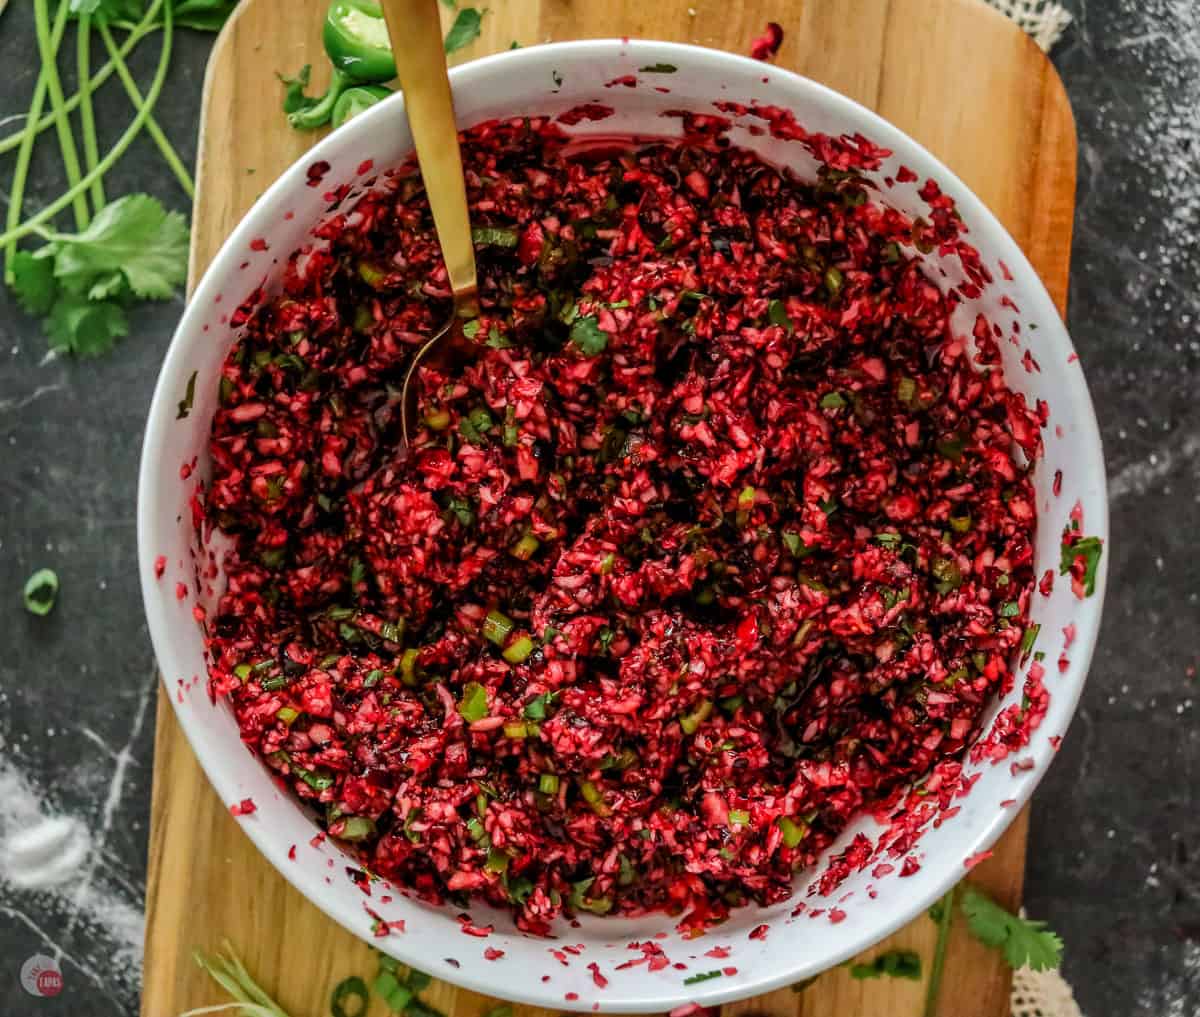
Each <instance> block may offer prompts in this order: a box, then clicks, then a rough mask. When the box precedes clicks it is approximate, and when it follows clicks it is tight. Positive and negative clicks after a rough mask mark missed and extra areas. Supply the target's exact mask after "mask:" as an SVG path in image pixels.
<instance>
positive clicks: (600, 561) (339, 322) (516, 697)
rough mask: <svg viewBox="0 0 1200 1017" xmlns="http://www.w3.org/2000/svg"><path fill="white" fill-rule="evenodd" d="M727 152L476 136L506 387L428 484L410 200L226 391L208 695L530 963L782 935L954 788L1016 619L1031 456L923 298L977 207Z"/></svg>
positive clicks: (1029, 509) (373, 229) (964, 346)
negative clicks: (635, 922)
mask: <svg viewBox="0 0 1200 1017" xmlns="http://www.w3.org/2000/svg"><path fill="white" fill-rule="evenodd" d="M717 122H718V119H717V118H689V121H688V123H689V127H690V128H691V131H690V133H689V135H688V137H687V138H685V140H683V141H681V142H678V143H656V144H650V145H647V146H644V147H634V145H633V144H632V143H628V144H627V145H625V146H624V147H623V148H617V147H615V146H614V147H611V148H595V147H593V148H592V149H591V150H589V151H582V150H575V149H573V148H572V147H571V146H570V145H569V144H567V143H566V139H565V138H564V137H563V136H562V134H561V133H560V130H559V129H558V128H557V127H556V126H555V125H554V124H553V123H552V122H551V121H549V120H548V119H546V118H534V119H524V120H515V121H511V122H490V123H487V124H484V125H481V126H479V127H477V128H474V129H472V130H470V131H467V132H466V133H465V135H464V149H463V155H464V159H465V162H466V172H467V184H468V192H469V197H470V202H471V211H472V218H473V221H474V223H475V224H476V229H475V239H476V245H477V253H478V259H479V273H480V295H481V304H482V310H481V314H480V317H479V318H478V319H477V320H471V321H469V322H467V323H466V327H465V331H466V332H467V334H468V335H469V336H471V337H472V338H473V339H474V341H475V342H477V343H478V344H479V345H480V354H481V355H480V356H479V358H478V359H477V360H476V361H474V362H472V363H470V364H469V365H467V366H465V367H462V368H460V369H459V370H458V371H457V372H456V373H438V372H437V371H436V370H435V369H433V368H425V369H423V370H422V372H421V376H420V385H421V400H420V410H419V418H420V421H421V424H420V428H419V430H418V432H417V434H416V436H415V439H414V441H413V443H412V447H411V450H410V451H409V453H408V454H407V455H405V454H403V449H402V447H401V443H400V439H399V432H400V427H399V413H400V403H399V392H398V389H399V384H400V382H401V380H402V378H403V375H404V370H405V366H406V364H407V362H408V359H409V357H410V356H411V354H412V352H413V351H414V350H415V349H416V348H417V347H418V346H419V345H420V344H421V343H422V342H423V341H424V339H426V338H427V337H428V336H429V335H430V334H431V333H432V332H433V331H435V330H436V329H437V328H438V327H440V326H441V324H442V323H443V322H444V320H445V319H446V317H447V315H448V314H449V313H450V299H449V298H450V294H449V290H448V287H447V283H446V274H445V270H444V267H443V265H442V262H441V257H440V253H439V249H438V245H437V241H436V237H435V234H434V231H433V227H432V222H431V218H430V215H429V209H428V205H427V203H426V200H425V196H424V192H423V189H422V185H421V180H420V177H419V175H418V174H417V173H416V171H415V170H414V169H413V167H411V166H408V167H404V168H402V169H400V170H397V171H394V172H392V173H390V174H386V175H384V176H383V177H382V178H381V179H380V181H378V183H377V184H376V186H375V187H374V188H372V189H370V190H366V191H365V192H364V193H363V194H362V195H361V196H359V197H357V199H356V200H355V198H354V196H347V195H346V194H345V191H344V190H343V191H342V192H341V193H340V194H339V195H338V197H340V198H342V199H343V202H342V203H343V206H344V207H342V208H341V209H340V210H339V211H337V212H336V213H335V214H333V215H332V216H331V217H330V218H329V219H328V220H327V221H326V222H325V223H324V224H323V225H322V226H320V227H319V228H318V230H317V235H316V239H315V241H314V243H313V244H311V245H309V246H308V247H306V248H304V249H303V250H301V251H298V252H296V253H295V254H294V255H293V256H292V257H291V258H290V260H289V261H288V264H287V266H286V270H285V272H284V275H283V282H282V287H281V290H280V292H279V293H278V294H277V295H276V296H273V297H270V298H268V299H266V300H265V301H264V302H263V303H261V304H260V305H259V306H258V307H257V308H256V309H254V310H253V312H252V313H250V314H248V315H247V316H244V317H245V318H246V320H245V322H244V329H243V334H242V336H241V338H240V339H239V341H238V342H237V343H236V345H235V346H234V347H233V349H232V351H231V353H230V355H229V357H228V359H227V361H226V362H225V365H224V368H223V372H222V376H221V383H220V405H219V408H218V409H217V412H216V414H215V417H214V419H213V423H212V435H211V454H212V460H213V464H214V472H213V478H212V482H211V485H210V486H209V488H208V490H207V491H205V492H204V512H205V514H206V521H207V523H208V524H209V525H210V526H211V527H215V528H217V529H219V530H220V531H223V532H224V533H225V534H227V535H228V536H229V538H231V545H232V546H231V548H230V550H229V551H228V553H227V557H226V558H225V560H224V563H223V564H224V571H225V573H226V575H227V578H228V587H227V590H226V591H225V592H224V594H223V595H222V597H221V599H220V602H219V605H218V607H217V609H216V611H215V612H213V613H212V614H211V615H210V617H209V621H208V640H209V652H210V657H211V683H210V688H211V689H212V691H213V693H214V694H215V695H218V696H224V697H227V699H228V701H229V702H230V703H231V705H232V707H233V710H234V711H235V713H236V717H237V721H238V723H239V725H240V728H241V732H242V737H243V738H244V740H245V742H246V743H247V744H248V745H249V746H251V747H252V748H253V749H254V750H255V751H256V752H257V753H259V754H260V755H261V756H262V758H263V759H264V760H265V761H266V764H267V765H268V766H269V767H271V768H272V769H273V770H274V771H275V772H276V773H277V774H278V775H279V776H280V777H281V778H282V779H283V780H284V781H286V783H287V784H288V785H289V786H290V787H291V788H292V789H293V790H294V792H295V794H296V795H298V796H299V797H300V798H301V799H303V800H304V801H306V802H308V803H310V804H311V805H312V806H314V807H315V808H316V809H317V810H318V812H319V814H320V816H321V818H322V822H323V823H324V825H325V826H326V828H327V830H328V834H329V836H331V837H334V838H337V839H339V840H340V841H342V842H348V843H352V844H353V845H355V846H356V849H357V851H358V852H359V854H360V856H361V859H362V864H363V865H364V866H365V867H366V868H367V869H368V870H369V871H370V872H372V873H375V874H377V875H379V876H381V877H383V878H385V879H388V880H390V881H392V882H394V883H396V884H398V885H400V886H403V887H407V888H410V889H411V890H413V891H415V892H416V893H418V894H419V895H421V896H422V897H425V898H427V899H432V900H438V901H441V900H450V901H454V902H457V903H458V904H460V905H465V904H466V903H467V902H468V900H469V899H471V898H472V897H475V898H484V899H486V900H487V901H490V902H493V903H495V904H499V905H502V906H507V907H511V908H512V909H513V910H514V913H515V914H516V916H517V921H518V923H519V925H520V926H521V928H523V929H526V930H528V931H532V932H536V933H547V932H548V931H549V929H550V925H551V922H552V921H553V919H555V918H556V917H557V916H559V915H563V914H565V915H567V916H575V915H578V914H579V913H581V912H592V913H595V914H616V913H622V914H627V915H630V914H638V913H642V912H645V911H648V910H665V911H667V912H669V913H671V914H673V915H677V916H679V917H680V919H681V920H682V921H683V922H685V923H686V924H687V926H688V927H689V928H694V929H700V928H702V927H704V926H705V925H707V924H711V923H712V922H715V921H719V920H720V919H721V918H722V917H724V916H725V915H726V914H727V913H728V911H729V909H730V908H731V907H734V906H738V905H741V904H745V903H749V902H759V903H771V902H776V901H779V900H781V899H783V898H785V897H787V896H788V895H789V893H790V892H791V889H792V885H793V875H794V874H795V873H796V872H797V871H798V870H801V869H804V868H805V867H806V866H810V865H812V864H813V863H814V862H815V861H816V859H817V857H818V855H819V854H820V853H821V852H822V851H823V850H824V849H825V848H827V847H828V846H829V844H830V842H831V841H832V840H833V839H834V838H835V837H836V836H837V835H838V833H839V831H841V830H842V829H843V828H844V827H845V826H846V825H847V823H848V822H850V821H851V820H853V819H854V818H855V817H856V816H858V815H859V814H860V813H863V812H864V811H874V812H878V811H879V810H880V808H881V807H883V806H884V805H886V803H888V802H893V803H894V802H895V801H897V800H898V798H899V796H900V795H901V794H902V793H903V791H904V790H906V789H907V788H908V787H909V786H910V785H911V784H912V782H913V781H914V780H917V781H920V780H921V779H922V777H923V776H924V775H926V774H928V773H929V772H930V771H931V769H932V768H934V767H935V766H939V765H941V766H945V765H948V764H952V763H953V761H955V760H957V759H959V758H960V757H961V756H962V753H963V751H964V749H965V748H966V746H967V745H968V744H969V743H970V742H971V741H972V740H973V739H974V738H975V736H976V735H977V734H978V733H979V731H980V728H981V725H982V719H981V718H982V713H983V711H984V709H985V707H986V706H987V705H988V704H989V702H990V701H991V700H992V698H993V696H994V694H995V693H996V692H997V690H998V689H999V688H1000V687H1001V686H1003V685H1005V684H1006V683H1011V681H1012V676H1011V674H1010V669H1009V665H1008V661H1009V659H1010V658H1011V657H1013V656H1014V653H1015V652H1016V650H1017V648H1018V646H1019V644H1020V643H1021V640H1022V633H1023V627H1024V625H1025V623H1026V619H1027V612H1028V600H1029V597H1030V594H1031V591H1032V588H1033V582H1034V576H1033V572H1032V553H1033V537H1034V527H1035V504H1034V496H1033V490H1032V486H1031V483H1030V479H1029V475H1028V472H1029V467H1028V465H1027V464H1028V463H1029V462H1031V461H1032V460H1033V458H1034V457H1035V456H1036V454H1037V452H1038V448H1039V442H1040V436H1039V421H1038V417H1037V414H1036V413H1035V412H1034V411H1032V410H1031V409H1030V408H1029V407H1027V406H1026V404H1025V401H1024V399H1023V398H1022V397H1020V396H1018V395H1016V394H1014V393H1013V392H1012V391H1010V390H1009V389H1008V388H1007V387H1006V385H1005V382H1004V378H1003V376H1002V373H1001V370H1000V367H999V362H1000V361H999V352H998V347H997V339H996V335H997V333H996V332H995V331H994V330H993V328H992V327H991V326H990V325H989V323H988V322H986V321H985V320H983V319H980V320H979V321H978V322H977V324H976V327H975V329H974V335H973V336H972V337H970V339H968V338H967V337H964V336H962V335H957V334H955V331H954V330H952V328H951V325H950V317H951V313H952V311H953V310H954V308H955V307H956V306H957V305H958V303H960V302H961V299H962V298H961V296H960V293H959V292H958V291H957V290H956V289H950V291H949V292H948V293H944V292H943V291H942V289H940V288H939V287H938V286H936V285H934V283H933V282H932V281H931V279H930V277H928V276H927V274H926V271H927V269H924V268H923V267H922V261H921V259H920V258H919V254H920V252H922V251H929V250H931V249H932V248H933V247H934V246H940V247H941V249H942V254H943V255H944V256H945V255H947V254H953V255H956V256H957V257H956V261H955V263H956V264H958V262H961V263H962V264H963V266H964V268H965V269H966V270H967V274H968V281H967V282H964V283H962V285H961V290H962V292H966V291H967V287H968V286H970V285H973V284H972V283H971V282H970V279H971V277H972V275H974V277H975V278H976V279H978V277H979V274H980V273H981V272H982V271H983V270H982V266H980V265H979V263H978V259H977V258H975V260H974V261H973V262H972V260H971V257H970V256H971V254H973V252H972V251H971V249H970V248H968V247H967V246H966V245H965V244H959V243H958V242H957V241H956V239H955V238H956V237H957V234H958V229H959V225H958V220H957V217H956V216H955V214H954V212H953V206H952V205H951V204H950V202H949V201H948V199H945V198H944V197H943V196H941V195H940V194H939V192H938V190H937V188H936V185H934V184H933V183H932V182H930V183H927V184H926V185H925V187H924V188H923V189H922V196H923V197H924V198H925V199H926V201H927V202H928V203H929V204H930V206H931V207H932V208H933V214H932V215H931V217H930V220H929V221H924V220H916V221H913V220H911V219H909V218H908V217H906V216H904V215H902V214H901V213H899V212H897V211H894V210H891V209H888V208H885V207H884V206H883V205H881V204H879V203H878V202H876V201H873V200H871V198H872V191H871V190H870V189H869V188H868V187H867V186H866V185H865V182H864V180H863V179H862V177H861V176H860V174H859V172H858V170H859V169H860V168H862V167H868V168H873V166H875V165H878V162H879V158H880V156H881V154H882V155H886V154H887V153H880V151H879V150H878V149H872V148H871V146H870V145H869V143H868V142H866V141H865V140H863V139H829V138H820V137H819V136H813V137H810V138H807V139H806V143H807V144H809V145H810V147H811V148H812V149H813V150H814V151H816V152H817V154H818V155H819V156H821V157H822V158H823V159H824V161H825V162H826V163H827V165H826V166H825V167H824V168H823V169H822V172H821V174H820V176H819V178H818V179H817V180H816V181H815V182H812V183H802V182H800V181H798V180H796V179H793V178H792V177H791V176H790V175H788V174H786V173H782V172H780V171H778V170H777V169H775V168H772V167H770V166H768V165H766V164H765V163H763V162H762V161H760V160H759V159H758V157H757V156H755V155H753V154H751V153H749V152H747V151H744V150H739V149H737V148H735V147H732V146H730V145H729V144H728V143H727V141H726V140H725V139H724V138H723V137H721V133H720V131H719V130H704V129H703V128H706V127H708V126H711V124H712V123H717ZM795 130H796V131H799V128H796V129H795ZM831 166H833V167H836V168H830V167H831ZM909 179H911V177H910V178H909Z"/></svg>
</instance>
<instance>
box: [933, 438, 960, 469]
mask: <svg viewBox="0 0 1200 1017" xmlns="http://www.w3.org/2000/svg"><path fill="white" fill-rule="evenodd" d="M963 448H964V444H963V440H962V439H961V438H942V439H941V440H940V441H938V443H937V450H938V452H940V453H941V454H942V455H944V456H945V457H946V458H947V459H949V460H950V461H951V462H952V463H956V462H958V461H959V460H960V459H962V454H963Z"/></svg>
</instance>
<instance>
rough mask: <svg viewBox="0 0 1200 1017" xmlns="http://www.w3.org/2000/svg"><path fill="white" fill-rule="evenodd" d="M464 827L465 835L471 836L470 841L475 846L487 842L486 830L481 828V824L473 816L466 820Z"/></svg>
mask: <svg viewBox="0 0 1200 1017" xmlns="http://www.w3.org/2000/svg"><path fill="white" fill-rule="evenodd" d="M466 827H467V833H469V834H470V835H471V839H472V840H473V841H475V843H476V844H479V843H482V842H483V841H485V840H487V830H485V829H484V828H483V824H482V823H481V822H480V821H479V820H478V819H476V818H475V817H474V816H472V817H471V818H470V819H468V820H467V822H466Z"/></svg>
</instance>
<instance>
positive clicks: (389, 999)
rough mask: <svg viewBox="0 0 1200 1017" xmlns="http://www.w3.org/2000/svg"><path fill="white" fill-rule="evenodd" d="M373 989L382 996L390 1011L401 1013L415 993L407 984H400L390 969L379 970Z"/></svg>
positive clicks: (414, 996)
mask: <svg viewBox="0 0 1200 1017" xmlns="http://www.w3.org/2000/svg"><path fill="white" fill-rule="evenodd" d="M374 989H375V992H376V994H377V995H379V996H382V997H383V999H384V1001H385V1002H386V1003H387V1006H388V1009H389V1010H391V1011H392V1013H403V1012H404V1011H405V1009H406V1008H407V1007H408V1004H409V1003H411V1002H412V1001H413V999H415V998H416V993H415V992H413V990H412V989H410V988H409V987H408V986H407V985H403V984H401V982H400V979H398V978H397V977H396V976H395V975H394V974H393V973H392V972H391V971H381V972H379V976H378V977H377V978H376V979H375V985H374Z"/></svg>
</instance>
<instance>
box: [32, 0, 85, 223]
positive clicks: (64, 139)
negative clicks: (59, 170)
mask: <svg viewBox="0 0 1200 1017" xmlns="http://www.w3.org/2000/svg"><path fill="white" fill-rule="evenodd" d="M69 9H70V2H69V0H59V5H58V10H59V12H60V13H61V12H62V11H64V10H69ZM33 18H34V26H35V29H36V32H37V44H38V52H39V55H40V56H41V60H42V70H43V72H44V73H45V75H46V93H47V94H48V95H49V96H50V110H51V112H52V113H53V115H54V129H55V131H56V132H57V133H58V147H59V148H60V149H61V150H62V158H63V168H64V169H65V170H66V172H67V184H68V185H69V186H70V188H71V190H72V191H74V192H75V193H73V194H72V197H71V204H72V205H73V206H74V211H75V228H76V229H77V230H81V231H82V230H84V229H86V228H87V224H88V223H89V222H91V219H92V214H91V212H90V211H89V210H88V203H87V195H86V194H85V193H84V192H83V191H81V190H77V187H78V184H79V178H80V171H79V152H78V150H77V149H76V148H75V134H74V132H73V131H72V130H71V120H70V118H69V117H68V116H66V115H65V114H64V113H63V105H64V103H65V101H66V100H65V98H64V97H63V90H62V79H61V78H59V76H58V47H59V44H60V43H61V42H62V36H61V35H59V36H58V38H57V39H55V38H54V37H53V34H52V32H51V29H50V6H49V0H33Z"/></svg>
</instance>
